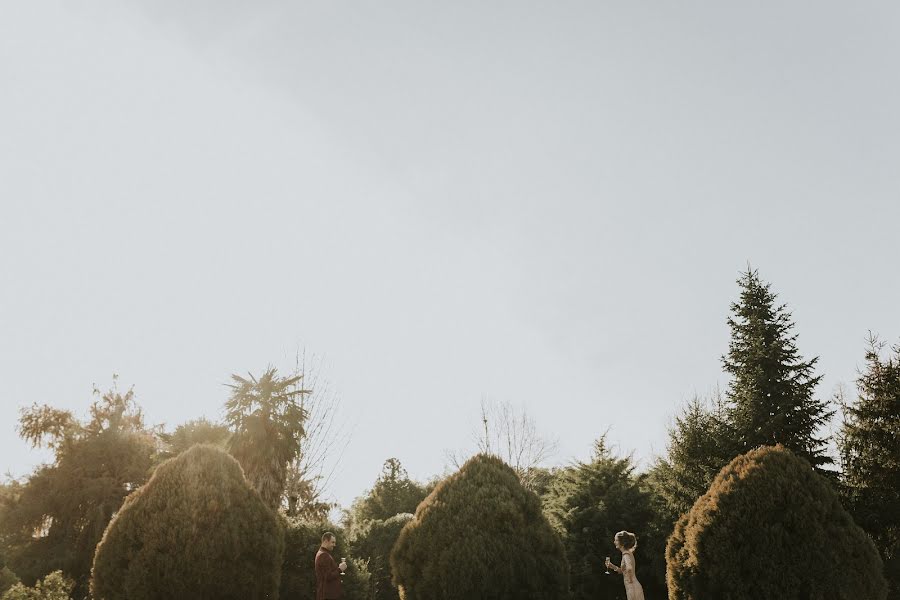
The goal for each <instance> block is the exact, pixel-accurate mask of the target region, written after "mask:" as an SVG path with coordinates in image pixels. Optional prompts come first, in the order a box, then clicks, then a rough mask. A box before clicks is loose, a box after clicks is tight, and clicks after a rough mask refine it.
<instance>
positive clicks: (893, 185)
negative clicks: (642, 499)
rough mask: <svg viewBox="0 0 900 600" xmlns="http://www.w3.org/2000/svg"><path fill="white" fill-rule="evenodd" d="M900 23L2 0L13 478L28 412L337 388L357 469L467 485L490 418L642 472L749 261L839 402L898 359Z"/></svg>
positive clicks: (717, 332)
mask: <svg viewBox="0 0 900 600" xmlns="http://www.w3.org/2000/svg"><path fill="white" fill-rule="evenodd" d="M898 31H900V4H897V3H896V2H888V1H885V2H854V3H847V2H832V1H817V2H777V3H768V4H766V3H763V4H762V5H760V3H746V2H712V1H706V2H694V1H685V2H678V3H671V2H665V3H664V2H647V3H635V2H619V3H611V2H574V1H573V2H541V3H537V2H483V1H479V2H443V3H436V2H421V1H415V2H412V1H411V2H356V3H338V2H321V3H319V2H317V3H311V2H299V1H295V2H285V1H281V0H268V1H256V2H237V1H235V0H232V1H228V2H225V1H223V0H201V1H195V2H176V1H174V0H171V1H168V0H167V1H159V0H157V1H154V2H151V1H149V0H148V1H146V2H144V1H141V0H130V1H124V0H116V1H112V0H109V1H99V0H84V1H82V2H64V1H46V2H45V1H40V0H18V1H13V0H0V203H2V212H0V278H2V279H0V339H2V341H0V381H2V393H0V427H2V430H0V468H2V469H4V470H7V471H9V472H11V473H12V474H13V475H15V476H21V475H25V474H27V473H28V472H30V470H31V469H32V468H33V467H34V466H35V465H36V464H39V463H40V462H41V461H44V460H47V458H48V455H47V454H46V453H45V452H40V451H32V450H30V449H29V448H28V447H27V445H26V444H25V443H24V442H22V441H21V440H19V439H18V438H17V435H16V429H15V422H16V419H17V415H18V410H19V408H20V407H22V406H27V405H30V404H31V403H33V402H38V403H50V404H52V405H54V406H58V407H65V408H69V409H72V410H74V411H76V412H77V413H78V414H80V415H84V414H85V412H86V409H87V407H88V405H89V404H90V402H91V400H92V398H91V389H92V386H93V384H97V385H98V386H100V387H107V386H108V385H109V384H110V383H111V377H112V374H113V373H118V374H119V377H120V384H121V385H122V386H123V387H128V386H130V385H134V388H135V391H136V394H137V397H138V400H139V402H140V403H141V405H142V406H143V407H144V409H145V411H146V415H147V418H148V421H150V422H152V423H165V424H167V426H169V427H174V426H175V425H177V424H178V423H181V422H184V421H186V420H189V419H194V418H198V417H201V416H206V417H209V418H213V419H216V418H219V417H220V416H221V407H222V404H223V402H224V400H225V398H226V396H227V389H226V388H225V387H224V386H223V384H224V383H226V382H227V381H228V378H229V375H230V374H231V373H235V372H241V373H244V372H247V371H251V372H254V373H259V372H260V371H262V370H263V369H264V368H265V367H266V366H267V365H268V364H270V363H271V364H273V365H275V366H277V367H280V368H281V369H282V370H286V369H288V368H289V367H290V366H291V364H292V356H293V355H294V353H295V352H296V351H297V350H298V349H299V348H306V349H307V351H308V352H310V353H313V354H315V355H317V356H320V357H323V360H324V363H323V367H322V368H323V370H324V373H323V375H324V376H325V377H326V378H327V379H328V381H329V382H330V386H331V389H332V390H334V391H335V392H336V393H337V395H338V397H339V398H340V403H341V421H342V423H344V424H346V425H347V426H348V428H349V429H350V430H351V431H352V437H351V439H350V445H349V446H348V448H347V451H346V453H345V455H344V457H343V461H342V463H341V465H340V471H339V472H338V474H337V476H336V478H335V479H334V481H333V485H332V486H331V490H330V493H331V494H333V497H334V498H336V499H337V500H338V501H340V502H341V503H343V504H344V505H347V504H349V502H350V501H351V500H352V499H353V497H355V496H356V495H358V494H360V493H362V492H363V490H365V488H367V487H369V486H370V485H371V484H372V482H373V481H374V479H375V477H377V475H378V473H379V471H380V466H381V463H382V462H383V461H384V460H385V459H386V458H388V457H391V456H395V457H397V458H399V459H400V460H401V461H402V462H403V464H404V465H405V466H406V467H407V468H408V470H409V472H410V474H411V475H413V476H415V477H417V478H420V479H426V478H428V477H430V476H432V475H434V474H437V473H440V472H442V471H443V469H444V467H445V464H446V452H447V451H448V450H455V449H456V450H458V449H464V448H466V447H468V446H470V436H471V433H472V430H473V428H474V426H475V423H476V419H477V415H478V407H479V403H480V402H481V400H482V399H483V398H487V399H490V400H495V401H504V400H505V401H510V402H513V403H515V404H516V405H517V406H519V407H521V408H522V409H524V410H527V411H528V412H529V414H531V415H532V417H534V419H535V420H536V421H537V422H538V425H539V428H540V430H541V431H542V432H543V433H544V434H545V435H547V436H550V437H558V438H559V440H560V447H559V450H558V452H557V454H556V455H555V456H554V458H553V461H552V462H553V463H554V464H563V463H566V462H568V461H570V460H573V459H585V458H587V457H588V455H589V453H590V448H591V444H592V442H593V440H594V439H596V438H597V437H598V436H599V435H601V434H602V433H603V432H604V431H607V430H609V439H610V441H611V442H613V443H614V444H616V445H617V447H618V449H619V450H620V451H621V452H623V453H627V452H632V451H633V452H634V455H635V458H636V459H637V460H638V461H639V463H640V464H641V465H642V467H646V466H648V465H649V464H651V461H652V460H653V457H654V456H655V455H657V454H659V453H660V452H662V451H664V448H665V440H666V434H665V432H666V425H667V423H668V422H669V421H670V419H671V418H672V416H673V415H674V414H675V413H676V411H677V410H678V407H680V406H681V405H682V404H683V403H684V402H685V401H686V400H687V399H689V398H690V397H691V396H692V395H693V394H694V393H706V392H708V391H709V390H710V389H711V388H713V387H714V386H715V385H716V384H717V383H718V384H721V385H725V384H726V383H727V379H726V378H725V376H724V375H723V374H722V370H721V364H720V356H721V355H722V353H723V352H725V351H726V349H727V341H728V328H727V326H726V324H725V319H726V317H727V315H728V308H729V304H730V302H732V301H733V300H734V299H735V298H736V296H737V286H736V284H735V279H736V278H737V277H738V276H739V273H740V271H741V270H743V269H745V268H746V265H747V264H748V262H749V263H751V264H752V265H753V266H754V267H756V268H758V269H759V270H760V275H761V276H762V277H763V279H765V280H768V281H771V282H772V284H773V287H774V290H775V291H776V292H777V293H779V295H780V299H781V300H783V301H784V302H787V303H788V305H789V308H790V309H791V310H792V311H793V314H794V317H795V320H796V322H797V333H798V334H799V336H800V337H799V340H798V345H799V348H800V351H801V353H802V354H803V355H804V356H805V357H811V356H820V357H821V359H820V363H819V372H820V373H824V374H825V379H824V381H823V383H822V385H821V386H820V388H819V394H820V395H821V396H823V397H830V396H831V394H832V393H833V391H834V388H835V386H837V385H839V384H841V383H844V384H848V385H852V382H853V380H854V377H855V373H856V369H857V367H858V365H859V364H860V363H861V360H862V353H863V347H864V339H865V336H866V333H867V331H868V330H870V329H871V330H874V331H876V332H879V333H880V334H881V335H882V336H883V337H885V338H886V339H887V340H888V341H891V342H896V341H900V322H898V319H897V317H898V306H900V278H898V277H897V270H898V268H897V267H898V260H897V257H898V255H897V243H898V231H900V227H898V225H900V205H898V198H900V168H898V164H900V109H898V107H900V68H898V57H900V36H898V35H897V32H898Z"/></svg>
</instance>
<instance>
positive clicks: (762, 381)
mask: <svg viewBox="0 0 900 600" xmlns="http://www.w3.org/2000/svg"><path fill="white" fill-rule="evenodd" d="M738 285H739V286H740V290H741V295H740V300H739V301H738V302H735V303H733V304H732V305H731V310H732V313H733V314H732V316H730V317H729V318H728V325H729V326H730V327H731V342H730V343H729V347H728V354H727V355H725V356H724V357H722V362H723V364H724V368H725V371H726V372H728V373H729V374H730V375H731V376H732V380H731V382H730V385H729V387H728V390H727V392H726V397H727V399H728V402H729V420H730V421H731V427H732V428H733V430H734V433H735V443H736V445H737V447H736V448H735V451H734V454H735V455H737V454H742V453H744V452H747V451H748V450H750V449H752V448H756V447H758V446H772V445H775V444H782V445H783V446H784V447H786V448H788V449H789V450H791V451H793V452H794V453H795V454H797V455H798V456H801V457H803V458H804V459H806V460H807V461H809V463H810V464H811V465H812V466H813V467H814V468H816V470H819V471H822V466H823V465H826V464H829V463H831V462H833V461H832V460H831V458H829V457H828V456H827V455H826V453H825V442H824V440H823V439H822V438H819V437H817V435H816V434H817V432H818V430H819V428H820V427H821V426H822V425H823V424H825V423H826V422H827V421H828V419H829V418H830V417H831V415H832V414H833V411H830V410H828V406H827V404H826V403H825V402H823V401H821V400H818V399H816V398H815V397H814V395H813V394H814V391H815V388H816V385H818V383H819V381H820V380H821V378H822V376H821V375H815V374H814V370H815V366H816V363H817V362H818V360H819V359H818V357H816V358H812V359H810V360H803V358H802V357H801V356H800V352H799V351H798V350H797V344H796V342H797V335H796V334H794V333H793V328H794V323H793V321H792V319H791V314H790V313H789V312H788V311H787V309H786V307H785V305H783V304H782V305H776V303H775V301H776V298H777V296H776V294H775V293H773V292H772V291H771V289H770V288H771V286H770V284H768V283H765V282H763V281H761V280H760V278H759V273H758V272H757V271H756V270H754V269H751V268H749V267H748V268H747V271H746V272H745V273H742V274H741V277H740V279H738Z"/></svg>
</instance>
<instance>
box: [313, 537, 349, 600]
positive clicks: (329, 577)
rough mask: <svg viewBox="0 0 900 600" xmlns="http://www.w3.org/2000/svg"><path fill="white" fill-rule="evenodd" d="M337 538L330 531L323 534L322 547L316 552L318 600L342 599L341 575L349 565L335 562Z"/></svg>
mask: <svg viewBox="0 0 900 600" xmlns="http://www.w3.org/2000/svg"><path fill="white" fill-rule="evenodd" d="M335 544H337V538H335V537H334V534H333V533H331V532H330V531H326V532H325V533H324V534H322V547H321V548H319V551H318V552H316V600H338V599H339V598H340V597H341V573H343V572H344V571H346V570H347V563H345V562H343V561H341V564H337V563H335V562H334V557H332V556H331V551H332V550H334V545H335Z"/></svg>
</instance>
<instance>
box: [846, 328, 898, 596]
mask: <svg viewBox="0 0 900 600" xmlns="http://www.w3.org/2000/svg"><path fill="white" fill-rule="evenodd" d="M882 349H883V344H880V343H879V342H878V339H877V338H876V337H875V336H870V337H869V340H868V348H867V350H866V367H865V370H864V371H863V372H862V373H861V374H860V376H859V379H858V380H857V388H858V390H859V395H858V397H857V399H856V401H855V402H854V403H853V404H849V405H846V406H844V424H843V429H842V435H841V437H840V446H841V459H842V463H843V471H844V472H843V478H844V481H843V483H844V490H845V497H846V499H847V505H848V506H849V507H850V510H851V512H852V514H853V516H854V518H855V519H856V522H857V523H859V525H860V526H861V527H862V528H863V529H865V530H866V531H867V532H868V533H869V535H871V536H872V538H873V539H874V541H875V545H876V546H877V547H878V549H879V551H880V552H881V557H882V560H883V561H884V566H885V574H886V575H887V578H888V582H889V584H890V587H891V591H890V595H889V596H888V597H889V598H891V600H896V599H897V598H900V346H896V347H894V348H893V355H892V356H889V357H888V358H887V359H886V360H883V359H882V358H881V357H880V351H881V350H882Z"/></svg>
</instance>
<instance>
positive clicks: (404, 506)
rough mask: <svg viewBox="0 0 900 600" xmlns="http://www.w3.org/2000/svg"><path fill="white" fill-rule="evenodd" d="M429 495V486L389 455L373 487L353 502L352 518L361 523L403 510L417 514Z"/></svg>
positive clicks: (353, 521) (353, 522) (350, 515)
mask: <svg viewBox="0 0 900 600" xmlns="http://www.w3.org/2000/svg"><path fill="white" fill-rule="evenodd" d="M427 495H428V490H427V489H426V488H425V486H422V485H420V484H418V483H417V482H415V481H413V480H412V479H410V478H409V474H408V473H407V472H406V469H404V468H403V465H402V464H400V461H399V460H398V459H396V458H389V459H387V460H386V461H384V466H383V467H382V470H381V475H380V476H379V477H378V479H377V480H376V481H375V485H374V486H372V489H371V490H369V492H368V493H367V494H366V495H365V496H363V497H361V498H358V499H357V500H356V501H355V502H354V503H353V507H352V509H351V511H350V514H349V515H348V516H349V517H350V519H349V520H350V522H351V524H356V523H360V524H361V523H362V522H364V521H373V520H377V521H384V520H386V519H390V518H391V517H393V516H394V515H399V514H401V513H414V512H416V507H417V506H418V505H419V503H420V502H421V501H422V500H424V499H425V496H427Z"/></svg>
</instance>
